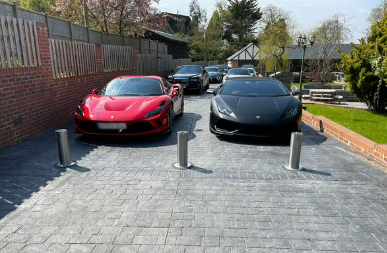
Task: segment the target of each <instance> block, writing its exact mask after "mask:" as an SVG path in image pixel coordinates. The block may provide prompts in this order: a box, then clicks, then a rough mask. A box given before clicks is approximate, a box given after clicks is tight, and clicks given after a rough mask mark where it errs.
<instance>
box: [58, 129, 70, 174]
mask: <svg viewBox="0 0 387 253" xmlns="http://www.w3.org/2000/svg"><path fill="white" fill-rule="evenodd" d="M55 133H56V140H57V143H58V151H59V163H57V166H59V167H68V166H71V165H74V162H72V161H71V158H70V148H69V141H68V137H67V129H57V130H55Z"/></svg>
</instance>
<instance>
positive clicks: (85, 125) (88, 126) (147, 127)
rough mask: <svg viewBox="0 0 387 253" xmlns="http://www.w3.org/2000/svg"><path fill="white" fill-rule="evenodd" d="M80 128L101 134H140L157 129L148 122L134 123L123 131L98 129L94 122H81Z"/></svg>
mask: <svg viewBox="0 0 387 253" xmlns="http://www.w3.org/2000/svg"><path fill="white" fill-rule="evenodd" d="M79 126H80V128H81V129H83V130H84V131H86V132H89V133H100V134H139V133H145V132H148V131H151V130H154V129H155V128H154V127H153V126H152V124H150V123H148V122H139V123H133V124H130V125H129V126H128V127H127V128H126V129H122V130H105V129H98V127H97V123H94V122H81V123H80V125H79ZM159 126H161V122H159Z"/></svg>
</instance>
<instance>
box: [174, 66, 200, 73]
mask: <svg viewBox="0 0 387 253" xmlns="http://www.w3.org/2000/svg"><path fill="white" fill-rule="evenodd" d="M200 72H201V68H200V66H180V68H179V69H177V70H176V74H200Z"/></svg>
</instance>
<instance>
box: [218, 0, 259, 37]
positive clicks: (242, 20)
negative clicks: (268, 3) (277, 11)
mask: <svg viewBox="0 0 387 253" xmlns="http://www.w3.org/2000/svg"><path fill="white" fill-rule="evenodd" d="M227 11H228V12H227V15H225V24H226V28H227V30H229V32H230V33H231V34H234V35H236V36H238V41H239V42H242V41H243V38H245V37H247V36H249V35H251V34H252V33H253V32H254V31H255V26H256V23H257V21H258V20H259V19H260V18H261V16H262V13H261V12H260V8H258V2H257V1H255V0H228V6H227Z"/></svg>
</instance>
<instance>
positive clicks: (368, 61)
mask: <svg viewBox="0 0 387 253" xmlns="http://www.w3.org/2000/svg"><path fill="white" fill-rule="evenodd" d="M353 46H354V49H352V50H351V52H350V54H349V55H346V54H344V53H343V52H340V54H341V57H342V64H341V65H340V69H341V71H343V72H344V73H345V81H346V82H348V84H349V86H350V89H351V90H352V92H353V93H354V95H355V96H356V97H357V98H359V100H360V101H363V102H365V103H366V104H367V106H368V108H369V109H370V110H372V111H375V112H386V106H387V58H386V55H387V17H386V16H384V18H383V20H382V21H381V22H376V23H375V24H374V25H373V26H372V27H371V33H370V35H369V36H368V38H367V41H366V40H365V39H364V38H362V39H360V44H359V45H355V44H353Z"/></svg>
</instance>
